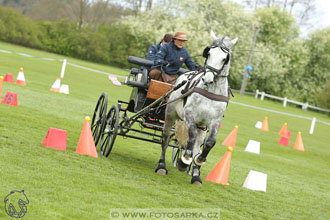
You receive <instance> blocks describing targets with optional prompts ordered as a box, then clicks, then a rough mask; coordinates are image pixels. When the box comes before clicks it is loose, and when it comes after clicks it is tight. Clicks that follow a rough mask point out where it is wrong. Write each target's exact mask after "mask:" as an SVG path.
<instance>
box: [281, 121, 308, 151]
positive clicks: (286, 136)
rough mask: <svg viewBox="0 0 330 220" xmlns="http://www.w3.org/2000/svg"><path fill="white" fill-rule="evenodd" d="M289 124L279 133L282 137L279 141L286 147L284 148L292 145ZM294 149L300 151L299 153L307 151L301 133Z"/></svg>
mask: <svg viewBox="0 0 330 220" xmlns="http://www.w3.org/2000/svg"><path fill="white" fill-rule="evenodd" d="M287 125H288V123H286V122H285V123H284V124H283V126H282V128H281V130H280V131H279V132H278V134H279V135H280V136H281V138H280V140H279V142H278V143H279V144H281V145H284V146H289V145H290V137H291V132H290V130H288V129H287ZM293 149H295V150H299V151H305V148H304V143H303V140H302V137H301V132H300V131H299V132H298V135H297V138H296V141H295V144H294V145H293Z"/></svg>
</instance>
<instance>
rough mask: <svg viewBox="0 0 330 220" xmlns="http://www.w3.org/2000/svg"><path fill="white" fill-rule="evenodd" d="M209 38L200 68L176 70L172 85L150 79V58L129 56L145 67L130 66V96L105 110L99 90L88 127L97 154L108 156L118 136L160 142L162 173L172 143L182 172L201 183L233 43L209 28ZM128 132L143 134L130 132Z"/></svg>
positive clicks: (225, 95) (224, 98)
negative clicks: (219, 36)
mask: <svg viewBox="0 0 330 220" xmlns="http://www.w3.org/2000/svg"><path fill="white" fill-rule="evenodd" d="M211 38H212V40H213V43H212V45H211V46H208V47H206V48H205V49H204V51H203V57H205V59H206V60H205V67H204V69H203V70H200V71H187V70H185V69H180V73H181V75H180V77H178V79H177V81H176V84H175V85H172V84H168V83H163V82H159V81H154V80H149V79H148V72H147V69H148V68H149V67H150V66H151V65H152V62H151V61H148V60H145V59H142V58H137V57H129V59H128V61H129V62H130V63H133V64H137V65H139V66H143V68H142V69H137V68H132V69H131V71H130V74H129V76H128V77H127V78H126V80H125V84H126V85H128V86H132V87H133V89H132V93H131V96H130V99H129V101H128V102H126V101H121V100H118V104H117V105H113V106H112V107H111V108H110V109H109V110H107V105H108V103H107V95H106V94H105V93H103V94H102V95H101V96H100V98H99V100H98V102H97V105H96V107H95V111H94V114H93V119H92V123H91V129H92V133H93V138H94V142H95V146H98V145H99V146H100V147H99V152H100V154H101V155H103V156H106V157H108V156H109V154H110V152H111V150H112V147H113V144H114V142H115V139H116V136H117V135H120V136H123V137H129V138H134V139H138V140H143V141H148V142H152V143H157V144H161V147H162V148H161V149H162V151H161V156H160V160H159V161H158V167H157V168H156V172H157V173H158V174H163V175H165V174H167V169H166V165H165V154H166V149H167V147H168V146H171V147H173V153H172V162H173V164H174V165H176V166H177V167H178V169H179V170H180V171H188V172H189V171H190V173H191V176H192V179H191V183H196V184H201V183H202V181H201V179H200V167H201V166H202V165H203V164H204V163H205V162H206V157H207V155H208V153H209V152H210V150H211V149H212V147H213V146H214V145H215V143H216V135H217V132H218V129H219V125H220V123H221V120H222V117H223V115H224V112H225V110H226V107H227V104H228V101H229V95H230V88H229V85H228V79H227V77H228V75H229V68H230V54H231V48H232V46H233V45H234V44H235V43H236V42H237V39H234V40H231V39H230V38H229V37H222V38H218V37H216V36H215V34H214V33H213V32H212V31H211ZM120 113H122V114H121V115H120ZM131 114H133V115H131ZM176 122H179V123H177V124H181V125H182V126H181V128H180V129H181V131H183V132H176V131H175V129H174V126H175V124H176ZM180 122H181V123H180ZM136 124H138V125H140V128H137V126H135V125H136ZM177 127H178V126H176V128H177ZM180 129H178V130H180ZM184 130H185V131H184ZM130 131H133V132H136V134H137V133H138V134H142V135H136V136H133V135H131V134H130ZM179 133H181V134H182V133H186V136H187V140H186V141H182V140H183V138H180V137H179V135H177V137H176V134H179ZM207 133H208V135H207ZM180 139H181V141H180V144H178V140H180ZM201 149H202V150H201ZM190 168H191V169H190Z"/></svg>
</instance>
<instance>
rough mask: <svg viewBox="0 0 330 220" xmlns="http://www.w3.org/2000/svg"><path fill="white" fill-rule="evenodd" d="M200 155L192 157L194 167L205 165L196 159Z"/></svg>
mask: <svg viewBox="0 0 330 220" xmlns="http://www.w3.org/2000/svg"><path fill="white" fill-rule="evenodd" d="M200 155H201V154H197V155H196V156H195V157H194V163H195V164H196V165H198V166H202V165H204V164H205V163H206V161H204V162H200V161H199V160H198V158H199V156H200Z"/></svg>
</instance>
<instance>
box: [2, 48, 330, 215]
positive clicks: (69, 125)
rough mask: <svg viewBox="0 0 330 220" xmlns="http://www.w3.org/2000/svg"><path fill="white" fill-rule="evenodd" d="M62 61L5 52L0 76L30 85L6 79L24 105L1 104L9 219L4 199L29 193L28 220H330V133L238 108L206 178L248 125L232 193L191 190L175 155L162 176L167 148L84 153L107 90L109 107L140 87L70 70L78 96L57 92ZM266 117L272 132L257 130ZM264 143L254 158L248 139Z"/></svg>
mask: <svg viewBox="0 0 330 220" xmlns="http://www.w3.org/2000/svg"><path fill="white" fill-rule="evenodd" d="M0 49H2V50H8V51H14V52H21V53H26V54H30V55H33V56H35V57H48V58H55V59H64V58H66V59H68V62H71V63H74V64H78V65H81V66H85V67H89V68H93V69H97V70H100V71H104V72H109V73H114V74H117V75H122V76H125V75H127V74H128V71H127V70H122V69H117V68H113V67H109V66H104V65H98V64H94V63H89V62H85V61H80V60H75V59H72V58H68V57H63V56H59V55H55V54H50V53H46V52H41V51H36V50H31V49H27V48H23V47H18V46H14V45H10V44H6V43H2V42H0ZM61 66H62V63H61V62H59V61H47V60H40V59H37V58H31V57H24V56H20V55H18V54H15V53H13V54H7V53H2V52H0V75H2V76H4V75H5V74H6V73H13V75H14V80H15V79H16V77H17V73H18V70H19V68H20V67H23V68H24V74H25V79H26V83H27V85H26V86H20V85H16V84H9V83H6V82H4V83H3V88H2V98H3V96H4V95H5V93H6V92H7V91H11V92H16V93H17V95H18V107H14V106H8V105H4V104H0V165H1V169H0V174H1V179H0V219H11V218H10V217H9V216H8V215H7V214H6V213H5V210H4V202H3V199H4V198H5V197H6V195H7V194H8V193H9V192H10V191H12V190H24V191H25V193H26V195H27V197H28V199H29V201H30V203H29V204H28V205H27V213H26V215H25V216H24V217H23V219H109V218H110V210H111V209H112V208H168V209H169V208H180V209H183V208H200V209H201V210H203V209H206V208H218V209H220V212H221V214H220V216H221V219H308V220H310V219H329V218H330V209H329V204H330V191H329V189H330V187H329V186H330V169H329V167H330V126H327V125H324V124H320V123H316V127H315V131H314V134H313V135H310V134H309V128H310V124H311V121H309V120H305V119H298V118H293V117H289V116H283V115H279V114H275V113H270V112H264V111H260V110H255V109H251V108H247V107H243V106H239V105H235V104H230V105H229V107H228V109H227V111H226V114H225V118H224V120H223V123H222V128H221V129H220V132H219V133H218V136H217V144H216V146H215V147H214V149H213V150H212V151H211V153H210V154H209V157H208V162H207V163H206V164H205V165H204V166H203V167H202V168H201V178H202V179H205V177H206V176H207V175H208V173H209V172H210V171H211V170H212V168H213V167H214V166H215V165H216V163H217V162H218V161H219V160H220V159H221V157H222V156H223V155H224V153H225V152H226V147H225V146H222V145H221V142H222V141H223V140H224V139H225V137H226V136H227V135H228V134H229V133H230V132H231V131H232V129H233V128H234V126H235V125H238V126H239V129H238V135H237V142H236V147H235V148H234V150H233V152H232V158H231V167H230V174H229V181H228V182H229V184H230V185H229V186H224V185H219V184H215V183H212V182H205V181H204V183H203V186H202V187H198V186H195V185H191V184H190V179H191V178H190V176H188V175H187V174H185V173H181V172H179V171H178V170H177V169H176V168H175V167H172V165H171V148H169V149H168V154H167V168H168V171H169V173H168V175H167V176H159V175H156V174H155V173H154V169H155V168H156V166H157V162H158V159H159V156H160V146H158V145H156V144H152V143H148V142H143V141H138V140H133V139H124V138H122V137H121V136H118V137H117V139H116V142H115V145H114V148H113V151H112V153H111V154H110V157H109V158H104V157H99V158H93V157H89V156H81V155H79V154H77V153H75V149H76V146H77V143H78V140H79V136H80V132H81V129H82V126H83V124H84V117H85V116H92V113H93V110H94V107H95V105H96V102H97V99H98V97H99V96H100V94H101V93H102V92H106V93H107V94H108V97H109V105H110V106H111V105H114V104H117V100H124V101H127V100H128V98H129V95H130V91H131V88H130V87H127V86H122V87H116V86H114V85H112V84H111V82H110V81H109V80H108V79H107V76H106V75H104V74H98V73H94V72H90V71H87V70H83V69H79V68H76V67H73V66H70V65H67V69H66V73H65V77H64V79H63V80H62V83H64V84H68V85H69V87H70V94H69V95H64V94H58V93H53V92H50V91H49V89H50V87H51V86H52V84H53V83H54V81H55V80H56V78H57V77H59V76H60V71H61ZM232 100H233V101H236V102H240V103H246V104H250V105H254V106H259V107H263V108H268V109H273V110H278V111H282V112H288V113H292V114H298V115H301V116H307V117H316V118H317V119H318V120H322V121H325V122H328V123H329V122H330V118H329V117H328V116H326V115H324V114H318V113H315V112H309V111H302V110H301V109H299V108H296V107H293V106H289V107H287V108H283V107H282V104H281V103H278V102H272V101H267V100H265V101H263V102H261V101H260V100H256V99H254V97H251V96H243V97H241V96H239V95H238V94H236V96H235V98H233V99H232ZM265 116H268V118H269V128H270V131H269V132H264V131H261V130H259V129H256V128H255V127H254V125H255V123H256V122H257V121H262V120H263V119H264V117H265ZM284 122H287V123H288V129H289V130H291V134H292V137H291V139H290V147H285V146H282V145H279V144H278V141H279V139H280V136H279V135H278V134H277V133H278V132H279V130H280V129H281V127H282V125H283V124H284ZM49 128H59V129H64V130H66V131H67V134H68V138H67V151H66V152H63V151H59V150H55V149H51V148H47V147H44V146H42V144H41V143H42V141H43V139H44V137H45V135H46V133H47V131H48V129H49ZM298 131H301V132H302V137H303V141H304V146H305V152H300V151H296V150H293V144H294V141H295V138H296V135H297V132H298ZM251 139H252V140H256V141H260V142H261V153H260V155H256V154H252V153H248V152H245V151H244V149H245V147H246V145H247V143H248V141H249V140H251ZM250 170H255V171H259V172H263V173H266V174H267V175H268V178H267V192H259V191H252V190H248V189H246V188H242V185H243V183H244V180H245V178H246V177H247V175H248V173H249V171H250Z"/></svg>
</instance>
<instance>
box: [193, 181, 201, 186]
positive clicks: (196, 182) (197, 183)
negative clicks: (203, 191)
mask: <svg viewBox="0 0 330 220" xmlns="http://www.w3.org/2000/svg"><path fill="white" fill-rule="evenodd" d="M192 184H193V185H197V186H202V185H203V184H202V183H201V182H199V181H195V182H193V183H192Z"/></svg>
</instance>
